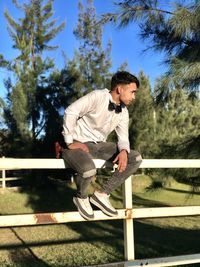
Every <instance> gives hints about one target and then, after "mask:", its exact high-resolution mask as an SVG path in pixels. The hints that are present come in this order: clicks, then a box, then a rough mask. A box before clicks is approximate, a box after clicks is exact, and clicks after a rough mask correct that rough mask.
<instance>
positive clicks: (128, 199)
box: [123, 176, 135, 260]
mask: <svg viewBox="0 0 200 267" xmlns="http://www.w3.org/2000/svg"><path fill="white" fill-rule="evenodd" d="M123 191H124V194H123V195H124V197H123V199H124V208H125V209H127V211H126V212H127V215H129V214H130V213H131V211H132V207H133V204H132V177H131V176H130V177H129V178H128V179H126V181H125V183H124V190H123ZM124 256H125V260H134V259H135V250H134V232H133V219H132V218H128V219H124Z"/></svg>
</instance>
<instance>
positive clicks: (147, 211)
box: [0, 158, 200, 267]
mask: <svg viewBox="0 0 200 267" xmlns="http://www.w3.org/2000/svg"><path fill="white" fill-rule="evenodd" d="M94 163H95V165H96V167H97V168H102V167H104V166H105V164H106V162H105V161H104V160H98V159H96V160H94ZM63 168H66V166H65V163H64V161H63V160H62V159H15V158H1V159H0V170H19V169H63ZM140 168H200V160H197V159H195V160H184V159H172V160H170V159H163V160H162V159H156V160H155V159H153V160H152V159H148V160H147V159H144V160H143V162H142V164H141V166H140ZM123 200H124V209H120V210H118V213H119V214H118V216H115V217H108V216H106V215H105V214H103V213H102V212H101V211H95V219H94V220H118V219H123V220H124V253H125V261H124V262H121V263H115V265H114V266H116V264H117V266H123V267H137V266H138V267H139V266H151V267H153V266H155V267H156V266H159V267H160V266H175V265H184V264H190V263H199V262H200V254H193V255H181V256H176V257H166V258H155V259H135V249H134V233H133V221H134V219H138V218H156V217H171V216H173V217H176V216H195V215H200V206H189V207H186V206H184V207H170V208H169V207H164V208H136V209H133V206H132V179H131V177H129V178H128V179H127V180H126V181H125V183H124V197H123ZM78 221H85V220H84V219H83V218H82V217H81V216H80V214H79V213H78V212H56V213H37V214H20V215H1V216H0V227H9V226H10V227H11V226H25V225H36V224H41V225H42V224H55V223H67V222H78ZM110 266H112V264H111V265H110Z"/></svg>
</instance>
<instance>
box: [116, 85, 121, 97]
mask: <svg viewBox="0 0 200 267" xmlns="http://www.w3.org/2000/svg"><path fill="white" fill-rule="evenodd" d="M121 90H122V88H121V86H120V85H118V86H117V88H116V92H117V94H118V95H120V93H121Z"/></svg>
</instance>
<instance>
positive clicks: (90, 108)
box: [62, 71, 142, 220]
mask: <svg viewBox="0 0 200 267" xmlns="http://www.w3.org/2000/svg"><path fill="white" fill-rule="evenodd" d="M138 88H139V81H138V79H137V78H136V77H135V76H134V75H132V74H130V73H128V72H126V71H119V72H117V73H116V74H114V75H113V77H112V79H111V90H110V91H109V90H108V89H102V90H95V91H93V92H91V93H89V94H87V95H85V96H83V97H81V98H80V99H78V100H77V101H75V102H74V103H73V104H71V105H70V106H68V108H67V109H66V110H65V115H64V124H63V136H64V140H65V142H66V144H67V149H65V150H64V151H63V155H62V156H63V159H64V160H65V162H66V163H67V165H68V166H69V167H71V168H72V169H73V170H74V171H75V172H76V177H75V182H76V186H77V194H76V196H75V197H74V198H73V202H74V204H75V205H76V207H77V208H78V211H79V213H80V214H81V215H82V216H83V217H84V218H85V219H87V220H89V219H93V218H94V212H93V209H92V207H91V204H90V203H92V204H94V205H95V206H97V207H98V208H100V209H101V210H102V211H103V212H104V213H105V214H107V215H108V216H115V215H117V210H116V209H115V208H114V207H113V206H112V205H111V203H110V201H109V195H110V193H111V192H112V191H113V190H115V189H116V188H117V187H118V186H120V185H121V184H122V183H123V182H124V181H125V180H126V179H127V178H128V177H129V176H130V175H132V174H133V173H135V172H136V171H137V169H138V167H139V165H140V164H141V161H142V158H141V155H140V154H139V153H138V152H136V151H133V150H130V145H129V139H128V126H129V115H128V110H127V108H126V106H128V105H129V104H130V103H131V102H132V101H133V100H134V99H135V94H136V91H137V89H138ZM113 130H115V131H116V134H117V137H118V143H117V144H114V143H111V142H106V139H107V137H108V135H109V134H110V133H111V132H112V131H113ZM94 158H98V159H104V160H110V161H112V162H113V163H117V164H118V168H117V170H115V172H114V173H113V174H112V176H111V177H110V179H108V180H107V181H106V182H105V183H104V184H103V185H102V188H101V190H100V191H95V192H94V194H93V195H92V196H91V197H90V198H89V197H88V192H87V189H88V186H89V185H90V183H91V181H92V178H93V176H94V175H95V174H96V168H95V165H94V162H93V160H92V159H94Z"/></svg>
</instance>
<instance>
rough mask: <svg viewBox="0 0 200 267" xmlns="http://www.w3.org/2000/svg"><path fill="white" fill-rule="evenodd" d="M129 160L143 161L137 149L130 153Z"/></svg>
mask: <svg viewBox="0 0 200 267" xmlns="http://www.w3.org/2000/svg"><path fill="white" fill-rule="evenodd" d="M129 160H130V162H133V161H134V162H137V163H141V162H142V156H141V154H140V153H139V152H138V151H135V150H131V151H130V154H129Z"/></svg>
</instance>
